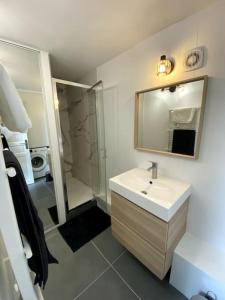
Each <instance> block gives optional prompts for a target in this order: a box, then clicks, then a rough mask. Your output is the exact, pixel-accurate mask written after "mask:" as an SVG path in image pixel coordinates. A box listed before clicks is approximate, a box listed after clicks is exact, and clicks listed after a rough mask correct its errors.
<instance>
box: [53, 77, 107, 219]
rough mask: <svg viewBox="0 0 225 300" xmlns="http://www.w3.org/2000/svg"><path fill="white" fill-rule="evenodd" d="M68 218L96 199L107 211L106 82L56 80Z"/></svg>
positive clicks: (55, 93)
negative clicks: (88, 83)
mask: <svg viewBox="0 0 225 300" xmlns="http://www.w3.org/2000/svg"><path fill="white" fill-rule="evenodd" d="M53 88H54V99H55V111H56V119H57V127H58V140H59V146H60V156H61V170H62V177H63V184H64V201H65V208H66V214H67V217H68V216H69V215H70V214H72V213H74V211H75V209H76V211H77V209H82V208H83V207H84V206H87V205H92V203H93V202H94V201H95V203H96V201H97V204H98V206H100V207H101V208H102V209H103V210H104V211H107V197H106V163H105V132H104V109H103V104H104V103H103V85H102V82H101V81H100V82H97V83H96V84H95V85H94V86H92V87H90V86H87V85H82V84H78V83H74V82H68V81H64V80H59V79H53Z"/></svg>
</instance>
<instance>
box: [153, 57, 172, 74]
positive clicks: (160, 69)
mask: <svg viewBox="0 0 225 300" xmlns="http://www.w3.org/2000/svg"><path fill="white" fill-rule="evenodd" d="M173 68H174V64H173V62H172V61H171V60H169V59H167V58H166V55H162V56H161V57H160V62H159V63H158V66H157V75H158V76H165V75H168V74H170V73H171V72H172V71H173Z"/></svg>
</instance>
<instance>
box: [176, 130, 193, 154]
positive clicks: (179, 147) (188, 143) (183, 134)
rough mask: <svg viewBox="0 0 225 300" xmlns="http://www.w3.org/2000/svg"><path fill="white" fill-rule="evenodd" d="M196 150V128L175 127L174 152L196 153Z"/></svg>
mask: <svg viewBox="0 0 225 300" xmlns="http://www.w3.org/2000/svg"><path fill="white" fill-rule="evenodd" d="M194 150H195V130H189V129H174V131H173V144H172V152H173V153H179V154H185V155H194Z"/></svg>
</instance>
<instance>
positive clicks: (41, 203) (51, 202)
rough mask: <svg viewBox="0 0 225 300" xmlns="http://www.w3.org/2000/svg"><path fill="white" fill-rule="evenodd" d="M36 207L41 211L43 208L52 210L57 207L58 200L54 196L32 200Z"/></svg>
mask: <svg viewBox="0 0 225 300" xmlns="http://www.w3.org/2000/svg"><path fill="white" fill-rule="evenodd" d="M32 200H33V203H34V205H35V207H36V208H37V209H38V210H39V209H42V208H46V209H48V208H50V207H52V206H55V205H56V199H55V197H54V196H53V195H49V196H47V197H42V198H38V199H32Z"/></svg>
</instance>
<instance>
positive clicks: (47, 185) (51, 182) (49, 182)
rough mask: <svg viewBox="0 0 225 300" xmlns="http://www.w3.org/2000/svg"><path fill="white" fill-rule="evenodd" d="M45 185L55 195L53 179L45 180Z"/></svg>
mask: <svg viewBox="0 0 225 300" xmlns="http://www.w3.org/2000/svg"><path fill="white" fill-rule="evenodd" d="M45 186H46V187H47V188H48V189H49V190H50V191H51V193H52V194H53V195H55V188H54V183H53V181H48V182H45Z"/></svg>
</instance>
